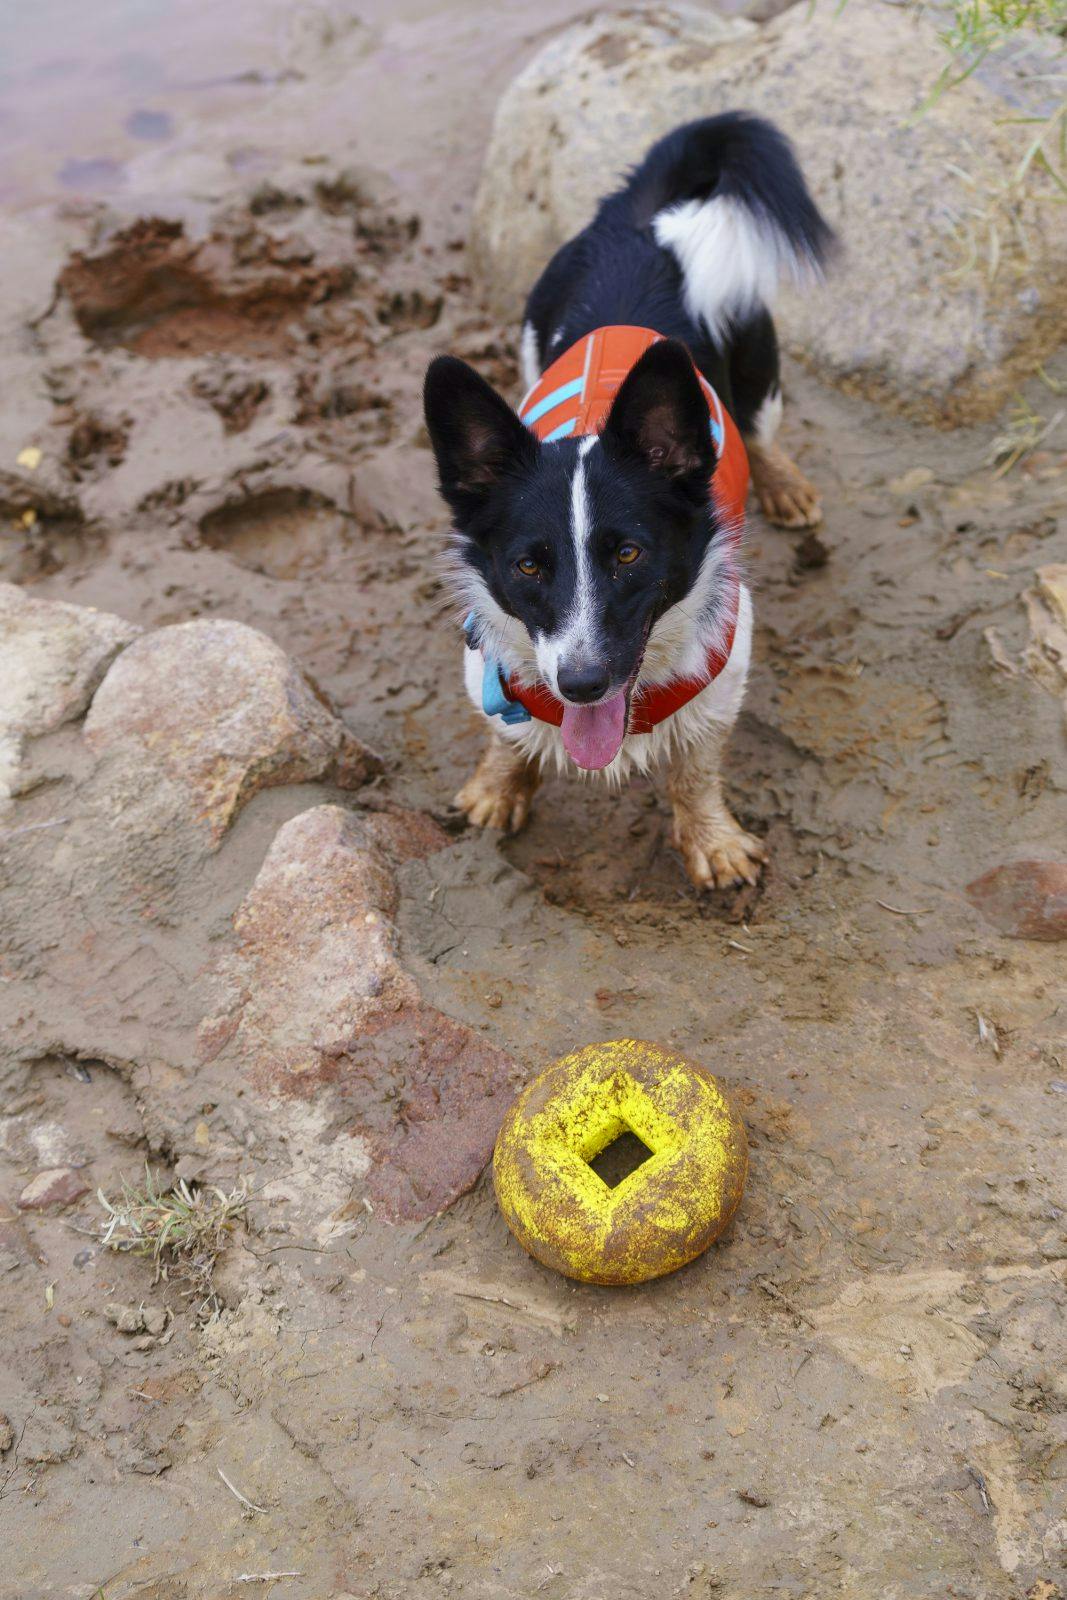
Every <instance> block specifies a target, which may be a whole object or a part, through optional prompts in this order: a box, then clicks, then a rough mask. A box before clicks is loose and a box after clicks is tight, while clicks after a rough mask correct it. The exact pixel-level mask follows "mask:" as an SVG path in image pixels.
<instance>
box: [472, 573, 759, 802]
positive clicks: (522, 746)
mask: <svg viewBox="0 0 1067 1600" xmlns="http://www.w3.org/2000/svg"><path fill="white" fill-rule="evenodd" d="M714 568H715V563H711V562H706V563H705V569H708V571H709V572H713V571H714ZM708 582H709V577H708V576H706V572H705V570H704V569H702V571H701V577H700V579H699V580H698V586H700V585H701V584H702V585H703V586H704V587H705V588H706V587H707V584H708ZM689 599H690V600H692V599H693V596H690V597H689ZM687 611H688V606H683V605H677V606H672V607H671V609H670V611H668V612H666V613H665V615H664V616H663V617H661V618H660V621H659V622H658V623H657V625H656V627H655V628H654V629H653V630H652V634H651V635H650V637H649V641H648V648H647V650H646V651H645V660H644V663H643V665H642V670H641V674H640V677H639V678H638V680H637V683H638V687H641V686H642V685H647V684H651V683H657V682H664V681H666V680H668V679H669V678H673V677H688V676H690V675H695V674H696V673H697V672H699V671H700V670H701V668H702V667H703V666H704V663H705V662H706V661H707V652H708V649H709V647H710V645H711V643H712V641H713V640H715V639H716V638H721V635H722V627H723V618H722V616H721V613H720V612H719V610H718V609H717V608H714V607H713V608H712V611H711V613H710V614H706V615H705V616H704V617H703V618H699V619H698V618H697V617H695V615H694V614H692V613H690V614H689V615H687V614H686V613H687ZM500 615H501V617H503V613H502V612H501V613H500ZM504 621H506V622H508V623H512V619H511V618H510V617H506V618H504ZM513 626H514V628H515V629H516V630H517V631H518V632H519V633H521V634H523V635H524V636H525V629H523V628H522V626H521V624H518V623H515V624H513ZM494 633H496V636H497V637H500V635H499V633H497V631H496V629H494ZM481 637H482V638H483V639H484V640H485V642H486V644H487V646H488V643H489V636H488V634H487V633H486V634H482V635H481ZM516 642H517V641H516ZM751 654H752V599H751V596H750V595H749V592H748V589H747V588H746V586H745V585H744V584H742V585H741V589H740V595H739V600H738V608H737V625H736V628H735V630H734V641H733V647H732V649H731V651H730V656H729V660H728V661H727V663H726V665H725V667H724V668H723V670H722V671H721V672H720V673H719V675H718V677H717V678H714V679H713V680H712V681H711V682H710V683H709V684H708V686H707V688H706V689H702V690H701V692H700V694H698V695H696V696H695V698H694V699H692V700H690V701H689V702H688V704H686V705H684V706H682V707H681V709H680V710H679V711H676V712H675V713H674V715H673V716H671V717H668V718H667V719H666V721H664V722H660V723H658V724H657V725H656V727H655V728H653V729H652V731H651V733H631V734H627V736H626V738H625V739H624V740H623V742H622V749H621V750H620V751H619V753H618V755H617V756H616V757H615V760H614V761H613V762H612V763H611V765H610V766H608V767H604V768H603V769H602V771H601V772H599V773H598V774H596V776H598V777H602V778H604V779H606V780H607V782H608V783H610V784H616V785H617V784H620V783H623V782H625V780H626V779H627V778H628V777H630V776H631V774H633V773H635V772H649V771H651V770H652V769H654V768H655V767H658V766H661V765H662V764H664V763H666V762H668V761H672V760H675V759H676V758H677V757H678V756H679V755H680V754H682V753H683V752H684V751H685V750H687V749H690V748H691V747H693V746H694V745H697V744H702V743H704V742H705V740H706V739H707V736H708V735H709V733H714V734H715V736H716V737H719V738H721V737H723V736H724V735H725V734H726V733H727V732H728V731H729V729H730V728H731V727H732V726H733V724H734V722H735V721H736V720H737V715H738V712H739V711H740V710H741V702H742V700H743V699H744V694H745V682H746V679H747V677H748V666H749V660H750V658H751ZM520 655H524V656H525V657H526V660H525V661H524V662H523V663H522V664H521V665H520V664H519V657H520ZM650 657H651V667H650V665H649V661H650ZM497 659H498V660H500V661H501V662H502V664H503V666H504V670H505V671H506V672H512V671H518V672H526V673H529V677H530V681H531V682H532V681H534V679H535V678H536V676H537V673H536V668H535V670H534V671H533V672H530V665H531V663H530V661H529V652H528V651H526V652H522V651H515V652H514V653H512V651H511V650H510V649H507V648H506V646H505V652H500V653H498V655H497ZM668 661H673V662H674V663H678V662H680V661H687V662H690V663H693V665H692V667H691V668H690V667H681V666H679V665H677V664H675V665H674V666H673V667H672V668H671V669H670V670H664V666H665V664H666V662H668ZM484 671H485V661H484V658H483V656H482V652H481V650H479V649H473V650H472V649H470V648H469V647H468V648H467V650H466V651H465V653H464V662H463V676H464V681H465V683H466V686H467V693H468V694H469V696H470V698H471V701H472V703H473V704H474V706H475V707H476V709H477V710H479V711H481V708H482V677H483V674H484ZM486 721H487V722H489V723H490V724H491V725H492V726H493V727H494V729H495V730H496V731H497V732H498V733H499V735H500V737H501V738H502V739H505V740H506V741H507V742H508V743H509V744H513V745H514V746H515V747H516V749H517V750H521V752H522V754H523V756H524V757H525V758H526V759H527V760H530V761H533V760H537V761H539V762H540V764H541V765H542V767H543V768H545V769H546V770H552V769H555V770H556V771H558V772H569V773H571V774H574V773H577V772H578V771H579V769H578V768H577V767H575V765H574V762H573V761H572V760H571V758H570V756H568V754H567V752H566V750H565V749H564V748H563V738H562V735H561V733H560V730H559V729H558V728H556V727H554V726H553V725H552V723H550V722H538V721H536V720H533V721H530V722H519V723H513V724H512V725H511V726H510V727H509V726H505V725H504V724H503V723H502V722H501V721H500V719H499V718H498V717H491V718H486ZM586 776H591V775H589V774H587V775H586Z"/></svg>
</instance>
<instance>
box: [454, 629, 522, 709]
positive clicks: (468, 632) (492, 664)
mask: <svg viewBox="0 0 1067 1600" xmlns="http://www.w3.org/2000/svg"><path fill="white" fill-rule="evenodd" d="M463 636H464V638H465V639H466V641H467V648H468V649H469V650H473V649H474V648H475V646H474V644H473V642H472V641H473V638H474V612H473V611H471V612H468V614H467V616H466V618H465V619H464V622H463ZM481 655H482V710H483V711H484V712H485V714H486V716H487V717H499V718H500V720H501V722H503V723H505V724H506V725H507V726H508V727H509V728H510V727H512V726H514V724H515V723H518V722H530V721H531V720H532V719H531V717H530V713H529V712H528V711H527V709H526V707H525V706H524V705H523V704H522V702H521V701H520V700H513V699H512V698H511V696H510V695H509V694H508V691H507V686H506V684H505V682H504V674H503V672H502V671H501V670H500V663H499V661H497V660H496V659H495V658H494V657H493V656H490V655H487V654H486V653H485V651H484V650H483V651H482V653H481Z"/></svg>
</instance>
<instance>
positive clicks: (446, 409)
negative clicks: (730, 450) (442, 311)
mask: <svg viewBox="0 0 1067 1600" xmlns="http://www.w3.org/2000/svg"><path fill="white" fill-rule="evenodd" d="M425 404H426V424H427V427H428V429H429V433H430V438H431V441H432V443H433V448H434V453H435V455H436V457H437V469H438V474H439V478H440V487H441V493H442V495H443V496H444V498H445V500H446V501H447V503H448V505H449V506H450V508H451V510H452V513H453V517H454V523H455V532H456V541H457V549H458V553H459V555H460V557H461V559H462V561H463V562H464V563H465V566H466V569H467V570H468V571H469V573H470V575H471V577H470V581H469V582H466V583H465V585H464V587H465V590H466V592H467V593H468V594H469V593H470V592H471V591H473V593H474V595H475V609H476V610H477V611H478V612H479V614H480V615H481V616H482V617H483V620H484V621H486V622H491V621H492V619H493V615H494V608H499V612H503V613H504V614H505V616H506V617H513V618H516V619H517V620H518V621H519V622H520V623H521V624H522V625H523V627H524V628H525V629H526V632H527V633H528V634H529V637H530V640H531V641H532V645H533V651H534V657H535V659H536V663H537V668H538V671H539V672H540V674H541V676H542V677H543V679H544V680H545V682H546V683H547V684H548V687H549V688H550V689H551V690H552V692H553V694H555V695H556V696H557V697H558V698H559V699H560V700H562V701H563V702H564V716H563V728H562V732H563V739H564V743H565V745H566V747H567V750H568V752H569V753H570V755H571V757H572V758H573V759H574V760H575V761H576V762H577V763H578V765H579V766H582V767H603V766H607V765H608V763H609V762H610V761H611V760H613V759H614V757H615V755H616V754H617V753H618V750H619V747H620V746H621V744H622V740H623V737H624V736H625V733H626V725H627V718H628V715H629V700H630V695H631V693H632V691H633V688H634V685H635V683H636V681H637V676H638V673H639V672H640V669H641V663H642V660H643V658H644V653H645V647H646V644H647V642H648V638H649V634H650V632H651V630H652V629H653V628H654V627H655V625H656V623H657V622H658V621H659V619H660V618H661V617H662V616H663V615H664V613H666V612H667V611H669V610H670V608H671V607H673V606H676V605H678V604H679V603H680V602H681V601H683V600H684V599H685V597H686V596H687V595H688V594H689V593H690V591H691V590H692V589H693V586H694V584H695V583H696V581H697V577H698V575H699V574H700V572H701V569H702V565H703V563H704V558H705V556H706V554H707V551H708V547H709V545H710V543H711V541H712V540H713V538H714V536H715V531H716V529H715V521H714V512H713V509H712V503H711V500H710V497H709V493H708V485H709V480H710V477H711V474H712V472H713V471H714V467H715V451H714V447H713V443H712V439H711V431H710V427H709V418H708V406H707V401H706V400H705V398H704V394H703V391H702V389H701V387H700V383H699V381H698V379H697V376H696V373H695V371H694V369H693V363H692V360H691V358H690V356H689V354H688V352H687V350H686V349H685V347H684V345H681V344H679V343H677V342H676V341H674V340H670V339H663V340H660V341H659V342H658V343H657V344H654V345H652V346H651V347H650V348H649V349H648V350H647V351H646V352H645V354H644V355H643V356H642V357H641V359H640V360H639V361H638V362H637V364H636V365H635V366H634V367H633V369H632V370H631V371H630V372H629V373H628V375H627V377H626V378H625V380H624V381H623V383H622V385H621V386H620V388H619V392H618V394H617V395H616V396H615V399H614V402H613V403H612V407H611V411H610V413H609V415H608V418H607V421H606V422H605V424H604V427H603V430H602V432H601V433H600V434H598V435H596V436H590V437H587V438H580V439H577V440H560V441H558V442H557V443H554V444H542V443H541V442H539V441H538V439H537V438H536V437H535V436H534V434H533V433H531V432H530V430H529V429H528V428H527V427H526V426H525V424H524V423H522V422H521V421H520V420H519V418H518V417H517V416H516V415H515V413H514V412H513V411H512V410H511V408H510V406H508V404H507V403H506V401H504V400H503V399H501V397H500V395H498V394H497V393H496V391H495V390H494V389H492V388H491V387H490V386H489V384H487V383H486V382H485V380H484V379H482V378H480V377H479V376H478V374H477V373H476V372H474V371H473V370H472V369H471V368H470V367H468V366H467V365H466V363H465V362H463V361H459V360H456V359H455V358H454V357H451V356H440V357H438V359H437V360H436V361H434V362H433V363H432V365H431V367H430V370H429V372H428V373H427V376H426V392H425Z"/></svg>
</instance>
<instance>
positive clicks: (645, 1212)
mask: <svg viewBox="0 0 1067 1600" xmlns="http://www.w3.org/2000/svg"><path fill="white" fill-rule="evenodd" d="M626 1133H629V1134H631V1135H636V1137H637V1138H638V1139H639V1140H640V1141H641V1144H643V1145H644V1146H645V1147H646V1148H647V1150H648V1152H649V1155H648V1156H647V1159H645V1160H643V1161H642V1163H641V1165H639V1166H637V1167H635V1168H634V1170H632V1171H631V1172H629V1174H628V1175H627V1176H624V1177H623V1178H622V1179H621V1181H620V1182H618V1183H616V1184H615V1185H614V1186H611V1183H610V1179H609V1180H607V1181H606V1180H605V1178H602V1177H601V1176H600V1175H599V1174H598V1172H597V1171H596V1170H595V1168H594V1167H593V1166H592V1165H591V1163H593V1162H596V1161H597V1160H598V1158H599V1157H601V1155H602V1154H603V1153H604V1152H605V1151H606V1150H607V1149H608V1147H609V1146H611V1145H613V1144H614V1143H615V1141H616V1140H617V1139H619V1137H620V1136H621V1135H623V1134H626ZM747 1171H748V1144H747V1141H746V1139H745V1130H744V1126H743V1124H742V1122H741V1119H740V1117H739V1116H738V1115H737V1113H736V1112H735V1111H734V1109H733V1107H732V1106H731V1105H730V1102H729V1101H728V1100H727V1098H726V1096H725V1095H724V1093H723V1091H722V1090H721V1089H720V1087H719V1085H718V1083H717V1082H716V1081H715V1079H714V1078H713V1077H712V1076H711V1074H710V1072H705V1071H704V1069H703V1068H702V1067H698V1066H696V1065H695V1064H694V1063H693V1062H691V1061H687V1060H685V1058H684V1057H682V1056H679V1055H675V1054H673V1053H672V1052H671V1051H667V1050H663V1049H661V1048H660V1047H659V1046H658V1045H654V1044H646V1043H643V1042H642V1041H640V1040H637V1039H615V1040H613V1041H612V1042H611V1043H608V1044H591V1045H587V1046H586V1047H585V1049H584V1050H578V1051H576V1052H575V1053H574V1054H573V1055H569V1056H564V1057H563V1059H562V1060H560V1061H557V1062H555V1063H554V1065H552V1066H551V1067H549V1068H548V1069H547V1071H545V1072H542V1073H541V1075H540V1077H539V1078H535V1079H534V1081H533V1083H531V1084H530V1085H529V1087H528V1088H527V1089H525V1090H524V1091H523V1093H522V1094H521V1095H520V1096H519V1099H518V1100H517V1101H516V1103H515V1104H514V1106H512V1108H511V1110H510V1111H509V1112H508V1114H507V1116H506V1117H505V1118H504V1123H503V1126H502V1127H501V1129H500V1134H499V1136H498V1138H497V1142H496V1150H495V1152H494V1155H493V1182H494V1184H495V1187H496V1196H497V1200H498V1202H499V1204H500V1209H501V1211H502V1212H503V1213H504V1219H505V1221H506V1222H507V1225H508V1227H509V1228H510V1229H511V1231H512V1233H513V1234H514V1235H515V1237H516V1239H518V1241H519V1243H520V1244H521V1245H522V1246H523V1248H524V1249H525V1250H528V1251H529V1253H530V1254H531V1255H532V1256H536V1257H537V1259H538V1261H543V1262H544V1263H545V1265H546V1266H549V1267H555V1268H556V1270H557V1271H559V1272H562V1273H565V1274H566V1275H567V1277H569V1278H579V1279H581V1280H582V1282H584V1283H609V1284H622V1283H643V1282H644V1281H645V1280H646V1279H647V1278H658V1277H660V1276H661V1275H662V1274H663V1273H665V1272H673V1271H674V1270H675V1268H677V1267H681V1266H684V1265H685V1263H686V1262H687V1261H692V1260H693V1258H694V1256H698V1255H699V1254H700V1253H701V1251H702V1250H706V1249H707V1247H708V1245H709V1244H711V1242H712V1240H713V1239H716V1238H718V1236H719V1234H720V1233H722V1231H723V1229H724V1228H725V1227H726V1225H727V1223H728V1222H729V1221H730V1219H731V1217H732V1216H733V1214H734V1212H735V1211H736V1210H737V1208H738V1206H739V1205H740V1203H741V1195H742V1192H743V1190H744V1187H745V1176H746V1174H747Z"/></svg>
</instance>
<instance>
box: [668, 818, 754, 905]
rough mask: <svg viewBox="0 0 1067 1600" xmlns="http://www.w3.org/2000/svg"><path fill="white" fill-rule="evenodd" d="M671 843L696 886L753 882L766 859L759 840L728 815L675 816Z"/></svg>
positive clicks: (720, 886)
mask: <svg viewBox="0 0 1067 1600" xmlns="http://www.w3.org/2000/svg"><path fill="white" fill-rule="evenodd" d="M672 842H673V844H674V847H675V849H676V850H677V851H679V853H680V854H681V857H682V860H683V861H684V862H685V870H686V872H687V873H688V874H689V876H690V878H691V879H692V881H693V882H694V883H695V884H696V886H697V888H698V889H729V888H732V887H733V885H734V884H738V883H756V882H758V880H759V875H760V872H761V871H762V869H763V863H764V862H765V861H766V860H767V849H766V846H765V845H764V843H763V841H762V839H757V838H756V836H755V834H754V833H746V832H745V830H744V828H742V827H741V826H740V825H739V824H738V823H736V822H735V821H734V819H733V817H731V816H727V817H725V818H714V819H712V818H702V817H692V816H688V817H683V818H676V819H675V823H674V834H673V839H672Z"/></svg>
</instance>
